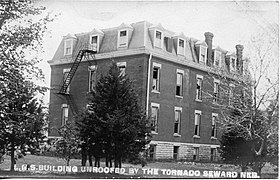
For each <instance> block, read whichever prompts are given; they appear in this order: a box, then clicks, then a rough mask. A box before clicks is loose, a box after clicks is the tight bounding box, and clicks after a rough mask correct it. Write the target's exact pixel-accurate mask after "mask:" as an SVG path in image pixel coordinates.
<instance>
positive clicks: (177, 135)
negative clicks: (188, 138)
mask: <svg viewBox="0 0 280 180" xmlns="http://www.w3.org/2000/svg"><path fill="white" fill-rule="evenodd" d="M173 136H174V137H181V135H180V134H178V133H174V134H173Z"/></svg>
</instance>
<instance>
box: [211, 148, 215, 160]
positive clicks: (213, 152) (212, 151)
mask: <svg viewBox="0 0 280 180" xmlns="http://www.w3.org/2000/svg"><path fill="white" fill-rule="evenodd" d="M210 160H211V161H216V160H217V149H216V148H211V152H210Z"/></svg>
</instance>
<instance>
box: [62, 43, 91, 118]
mask: <svg viewBox="0 0 280 180" xmlns="http://www.w3.org/2000/svg"><path fill="white" fill-rule="evenodd" d="M77 44H78V47H76V48H75V51H74V53H73V55H72V59H73V60H74V62H73V64H72V66H71V69H70V71H69V72H68V74H67V76H66V77H65V79H64V81H63V84H62V86H61V88H60V90H59V92H58V94H61V95H63V96H64V97H65V98H66V101H67V104H69V106H70V109H71V111H72V113H73V115H76V114H77V111H78V108H77V107H76V104H75V103H74V100H73V99H72V96H71V95H70V93H69V92H68V90H67V89H68V87H69V85H70V83H71V81H72V79H73V77H74V75H75V73H76V71H77V69H78V67H79V64H80V62H81V61H82V60H83V58H84V57H85V59H87V60H89V56H91V57H92V58H93V59H95V55H94V54H96V52H97V50H96V46H94V45H91V44H89V43H84V44H82V43H79V42H77Z"/></svg>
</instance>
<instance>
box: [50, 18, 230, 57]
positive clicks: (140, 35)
mask: <svg viewBox="0 0 280 180" xmlns="http://www.w3.org/2000/svg"><path fill="white" fill-rule="evenodd" d="M121 29H130V30H131V31H132V34H131V35H130V36H129V43H128V47H127V48H125V49H120V48H118V47H117V43H118V31H119V30H121ZM153 29H156V30H160V31H162V32H163V44H162V48H157V47H154V46H153V42H154V39H153V38H152V37H151V33H150V31H151V30H153ZM185 33H186V32H185ZM92 34H102V40H101V41H100V46H99V51H98V54H103V53H105V54H108V53H110V54H111V53H113V52H116V53H117V52H124V51H126V50H127V51H129V50H130V51H133V52H137V50H139V49H142V50H143V49H144V50H146V51H145V52H152V53H154V54H159V55H161V56H163V57H170V58H178V59H180V61H188V62H198V61H197V59H198V53H197V50H196V47H197V46H198V45H203V46H205V47H208V46H207V44H206V42H205V41H204V40H197V39H195V38H192V37H188V36H186V35H185V34H184V33H183V32H181V33H174V32H172V31H170V30H168V29H165V28H164V27H163V26H162V25H161V24H156V25H155V24H152V23H149V22H147V21H141V22H136V23H132V24H125V23H122V24H121V25H119V26H117V27H111V28H106V29H101V30H99V29H96V28H94V29H93V30H91V31H89V32H85V33H78V34H75V35H71V34H68V35H67V36H65V37H64V38H77V39H78V41H77V42H81V41H85V42H84V43H88V42H89V37H90V35H92ZM165 37H168V38H169V41H170V40H171V41H170V42H169V43H167V42H166V38H165ZM176 37H180V38H183V39H185V40H186V44H185V45H186V46H185V55H184V56H180V57H179V56H178V55H177V52H176V47H175V46H177V44H176V43H175V41H173V39H175V38H176ZM63 40H64V39H63ZM63 40H62V42H61V43H60V45H59V47H58V49H57V51H56V53H55V55H54V57H53V60H52V61H50V62H54V61H56V60H58V61H59V62H61V61H63V59H65V57H64V54H63V52H64V43H63ZM87 41H88V42H87ZM172 41H173V42H172ZM77 42H76V41H75V42H74V48H75V47H77V46H76V44H75V43H77ZM171 42H172V43H171ZM168 45H171V46H172V47H171V48H172V49H171V50H170V47H167V46H168ZM214 48H218V49H221V50H222V52H223V53H224V54H225V53H226V52H227V51H225V50H223V49H222V48H220V47H219V46H217V47H214Z"/></svg>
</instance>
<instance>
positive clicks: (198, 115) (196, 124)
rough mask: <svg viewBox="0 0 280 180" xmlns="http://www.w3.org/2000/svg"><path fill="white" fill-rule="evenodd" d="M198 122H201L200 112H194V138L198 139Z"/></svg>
mask: <svg viewBox="0 0 280 180" xmlns="http://www.w3.org/2000/svg"><path fill="white" fill-rule="evenodd" d="M200 121H201V111H198V110H195V116H194V137H199V136H200Z"/></svg>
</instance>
